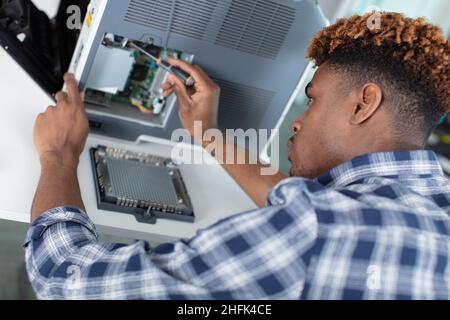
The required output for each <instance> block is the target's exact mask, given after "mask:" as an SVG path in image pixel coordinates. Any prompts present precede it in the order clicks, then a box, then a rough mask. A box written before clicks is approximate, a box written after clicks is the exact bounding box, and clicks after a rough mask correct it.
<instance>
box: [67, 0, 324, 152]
mask: <svg viewBox="0 0 450 320" xmlns="http://www.w3.org/2000/svg"><path fill="white" fill-rule="evenodd" d="M326 23H327V22H326V19H325V17H324V15H323V14H322V12H321V10H320V8H319V6H318V4H317V2H316V1H311V0H300V1H298V0H297V1H295V0H128V1H116V0H92V1H91V2H90V5H89V7H88V13H87V17H86V19H85V21H84V23H83V26H82V30H81V34H80V37H79V40H78V44H77V46H76V49H75V52H74V55H73V58H72V62H71V66H70V70H69V71H70V72H73V73H75V75H76V77H77V79H78V80H79V81H80V89H85V88H86V84H87V82H88V79H89V77H90V76H92V75H90V73H91V71H92V68H93V64H94V60H95V56H96V54H97V51H98V50H99V47H100V45H101V42H102V39H103V37H104V35H105V34H106V33H113V34H117V35H120V36H123V37H127V38H129V39H133V40H136V41H141V42H145V43H151V44H154V45H156V46H160V47H165V48H173V49H176V50H180V51H182V52H188V53H190V54H192V55H194V57H195V58H194V62H195V63H196V64H198V65H200V66H201V67H202V68H203V69H204V70H205V71H206V72H207V73H208V75H210V76H211V77H212V78H213V79H214V80H215V81H216V82H217V83H218V84H219V86H220V87H221V101H220V111H219V125H220V128H221V129H223V130H225V129H244V130H247V129H250V128H252V129H267V130H272V129H274V128H276V126H277V124H278V123H279V121H280V119H281V118H282V117H283V115H284V114H285V112H286V111H287V109H288V108H289V107H290V103H291V102H292V97H293V94H294V93H295V92H296V88H297V87H298V86H299V83H300V80H301V79H302V75H303V73H304V72H305V70H306V69H307V66H308V63H309V62H308V61H307V59H306V58H305V55H306V50H307V46H308V44H309V41H310V40H311V38H312V37H313V35H314V34H315V33H316V32H317V31H319V30H320V29H321V28H323V27H324V26H325V25H326ZM109 67H110V68H114V66H109ZM177 107H178V106H175V107H173V108H171V109H170V110H168V111H167V112H169V114H168V116H167V119H166V121H165V123H164V125H163V126H158V125H156V126H153V125H145V124H142V123H139V122H136V121H133V120H130V121H128V120H127V119H124V118H121V119H117V118H115V117H111V116H109V115H108V113H107V112H97V111H95V112H94V111H91V110H90V108H89V105H87V111H88V114H89V118H90V121H91V128H92V131H93V132H94V133H97V134H101V135H106V136H110V137H115V138H119V139H125V140H129V141H136V140H138V139H139V137H142V136H152V137H157V138H162V139H170V138H171V134H172V132H173V131H174V130H175V129H178V128H180V127H181V124H180V121H179V117H178V110H177ZM260 151H261V150H260Z"/></svg>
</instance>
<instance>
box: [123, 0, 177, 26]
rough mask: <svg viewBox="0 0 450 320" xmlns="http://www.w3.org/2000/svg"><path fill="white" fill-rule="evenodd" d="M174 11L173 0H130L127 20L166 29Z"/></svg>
mask: <svg viewBox="0 0 450 320" xmlns="http://www.w3.org/2000/svg"><path fill="white" fill-rule="evenodd" d="M171 12H172V0H130V5H129V6H128V9H127V13H126V15H125V21H127V22H131V23H135V24H139V25H142V26H145V27H149V28H155V29H158V30H161V31H166V30H167V28H168V27H169V22H170V16H171Z"/></svg>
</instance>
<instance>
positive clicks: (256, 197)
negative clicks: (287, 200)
mask: <svg viewBox="0 0 450 320" xmlns="http://www.w3.org/2000/svg"><path fill="white" fill-rule="evenodd" d="M204 146H205V147H206V146H207V142H205V143H204ZM222 150H223V153H222V154H220V153H217V152H216V153H214V156H215V158H216V159H217V160H218V161H219V163H222V167H223V168H224V169H225V170H226V171H227V172H228V174H229V175H230V176H231V177H233V179H234V180H235V181H236V182H237V183H238V184H239V186H240V187H241V188H242V189H243V190H244V191H245V192H246V193H247V194H248V195H249V196H250V198H251V199H252V200H253V201H254V202H255V203H256V204H257V205H258V206H259V207H264V206H265V204H266V201H267V196H268V195H269V193H270V191H271V190H272V189H273V188H274V187H275V186H276V185H277V184H278V183H280V182H281V181H282V180H284V179H286V178H287V176H285V175H284V174H282V173H281V172H278V173H277V174H274V175H262V172H263V170H264V168H266V169H267V166H266V165H264V164H262V163H261V162H259V161H257V160H255V159H253V157H252V156H251V155H250V154H249V153H248V152H247V151H246V150H244V149H242V148H240V147H239V146H237V145H236V144H234V143H227V142H225V143H224V145H223V148H222ZM228 153H230V154H232V155H234V159H233V160H234V161H233V162H232V163H228V162H227V161H226V159H227V154H228ZM238 159H246V160H245V163H244V164H239V163H240V162H239V161H238Z"/></svg>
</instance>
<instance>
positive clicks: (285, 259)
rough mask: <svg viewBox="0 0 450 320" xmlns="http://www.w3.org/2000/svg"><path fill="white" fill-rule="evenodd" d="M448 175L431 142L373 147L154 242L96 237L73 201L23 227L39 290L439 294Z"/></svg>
mask: <svg viewBox="0 0 450 320" xmlns="http://www.w3.org/2000/svg"><path fill="white" fill-rule="evenodd" d="M449 212H450V183H449V181H448V180H447V178H446V177H445V176H444V175H443V172H442V169H441V167H440V165H439V163H438V160H437V157H436V155H435V154H434V153H432V152H428V151H412V152H391V153H375V154H369V155H364V156H361V157H358V158H355V159H353V160H352V161H349V162H347V163H344V164H342V165H340V166H339V167H337V168H335V169H333V170H331V171H330V172H328V173H326V174H324V175H323V176H321V177H319V178H318V179H316V180H307V179H302V178H290V179H286V180H284V181H283V182H281V183H280V184H279V185H278V186H277V187H275V188H274V189H273V190H272V192H271V193H270V196H269V197H268V201H267V206H266V207H265V208H263V209H260V210H255V211H251V212H246V213H242V214H238V215H235V216H233V217H230V218H227V219H224V220H222V221H220V222H218V223H216V224H215V225H213V226H211V227H209V228H207V229H205V230H201V231H199V232H198V233H197V235H196V236H195V237H194V238H193V239H190V240H180V241H177V242H174V243H167V244H164V245H160V246H157V247H150V246H149V245H148V244H147V243H146V242H137V243H135V244H133V245H130V246H125V245H121V244H114V243H99V242H98V241H97V234H96V231H95V227H94V225H93V223H92V222H91V221H90V220H89V218H88V216H87V215H86V214H85V213H83V212H81V211H80V210H79V209H76V208H56V209H53V210H50V211H48V212H47V213H45V214H44V215H43V216H42V217H40V218H39V219H38V220H37V221H36V222H35V223H34V224H33V226H32V227H31V229H30V230H29V232H28V235H27V238H26V241H25V244H24V246H25V248H26V262H27V270H28V274H29V278H30V281H31V283H32V285H33V287H34V289H35V291H36V293H37V295H38V297H39V298H42V299H66V298H68V299H178V300H180V299H449V298H450V266H449V257H450V217H449Z"/></svg>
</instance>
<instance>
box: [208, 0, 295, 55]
mask: <svg viewBox="0 0 450 320" xmlns="http://www.w3.org/2000/svg"><path fill="white" fill-rule="evenodd" d="M294 20H295V9H293V8H290V7H287V6H284V5H282V4H278V3H275V2H272V1H268V0H233V2H232V5H231V7H230V10H229V11H228V14H227V16H226V18H225V21H224V24H223V26H222V28H221V30H220V32H219V34H218V36H217V40H216V44H218V45H221V46H224V47H228V48H231V49H236V50H239V51H243V52H246V53H250V54H254V55H257V56H261V57H264V58H269V59H275V58H276V57H277V55H278V53H279V52H280V50H281V47H282V46H283V43H284V41H285V40H286V36H287V34H288V32H289V30H290V29H291V27H292V24H293V22H294Z"/></svg>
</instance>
